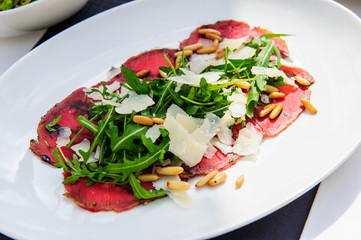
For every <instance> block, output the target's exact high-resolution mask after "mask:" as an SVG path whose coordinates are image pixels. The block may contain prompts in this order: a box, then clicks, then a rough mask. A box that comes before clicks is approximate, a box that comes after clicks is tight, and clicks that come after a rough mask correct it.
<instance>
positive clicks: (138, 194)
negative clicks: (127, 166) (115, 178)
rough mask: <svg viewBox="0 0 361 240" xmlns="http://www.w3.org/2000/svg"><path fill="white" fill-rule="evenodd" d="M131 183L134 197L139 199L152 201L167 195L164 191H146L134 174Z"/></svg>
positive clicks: (130, 177)
mask: <svg viewBox="0 0 361 240" xmlns="http://www.w3.org/2000/svg"><path fill="white" fill-rule="evenodd" d="M129 183H130V186H132V189H133V193H134V197H135V198H137V199H151V198H156V197H162V196H165V195H167V192H166V191H165V190H163V189H160V190H154V189H150V190H145V189H144V188H143V187H142V185H141V184H140V181H139V180H138V179H137V178H136V177H135V176H134V175H133V174H130V175H129Z"/></svg>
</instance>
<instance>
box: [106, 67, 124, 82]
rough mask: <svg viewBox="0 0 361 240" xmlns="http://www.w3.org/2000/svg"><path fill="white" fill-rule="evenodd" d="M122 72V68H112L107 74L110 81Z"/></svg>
mask: <svg viewBox="0 0 361 240" xmlns="http://www.w3.org/2000/svg"><path fill="white" fill-rule="evenodd" d="M120 72H121V70H120V67H113V66H112V67H111V68H110V69H109V71H108V73H107V76H108V79H109V80H110V79H112V78H113V77H115V76H117V75H118V74H119V73H120Z"/></svg>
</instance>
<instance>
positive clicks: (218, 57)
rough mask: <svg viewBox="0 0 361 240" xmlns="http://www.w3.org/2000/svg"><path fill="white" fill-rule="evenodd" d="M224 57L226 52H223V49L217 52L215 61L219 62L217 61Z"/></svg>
mask: <svg viewBox="0 0 361 240" xmlns="http://www.w3.org/2000/svg"><path fill="white" fill-rule="evenodd" d="M216 52H217V51H216ZM224 55H226V51H224V49H223V51H219V52H218V53H217V56H216V60H219V59H221V58H223V57H224Z"/></svg>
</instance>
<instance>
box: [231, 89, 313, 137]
mask: <svg viewBox="0 0 361 240" xmlns="http://www.w3.org/2000/svg"><path fill="white" fill-rule="evenodd" d="M279 89H280V91H281V92H283V93H285V94H286V96H285V97H284V98H280V99H275V100H274V101H273V102H274V103H280V102H281V103H282V104H283V109H282V112H281V114H280V115H279V116H278V117H277V118H276V119H273V120H271V119H269V118H268V116H265V117H259V116H258V113H259V112H260V111H261V110H262V108H263V106H258V107H257V108H256V109H255V111H254V117H253V118H252V119H251V120H249V122H251V123H252V124H253V125H254V126H255V127H256V128H257V130H258V131H260V132H262V133H263V137H264V138H267V137H275V136H277V135H278V134H280V133H281V132H282V131H284V130H285V129H286V128H287V127H289V126H290V125H291V124H292V123H293V122H294V121H296V119H297V118H298V116H299V115H300V114H301V113H302V112H303V111H304V109H305V108H304V106H303V105H302V103H301V101H300V100H301V98H305V99H310V95H311V91H310V90H309V89H308V87H305V86H299V88H297V87H295V86H292V85H286V86H282V87H279ZM241 128H242V127H241V124H238V125H236V126H234V127H233V133H234V135H236V136H237V134H238V132H239V130H241Z"/></svg>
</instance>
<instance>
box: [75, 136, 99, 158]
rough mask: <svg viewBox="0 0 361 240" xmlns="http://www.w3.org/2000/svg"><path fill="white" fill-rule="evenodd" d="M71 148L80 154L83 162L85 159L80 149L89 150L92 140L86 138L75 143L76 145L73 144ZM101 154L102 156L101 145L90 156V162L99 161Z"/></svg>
mask: <svg viewBox="0 0 361 240" xmlns="http://www.w3.org/2000/svg"><path fill="white" fill-rule="evenodd" d="M70 148H71V149H72V150H73V151H74V152H75V153H76V155H78V156H79V162H82V161H83V158H82V156H81V155H80V152H79V151H80V150H82V151H84V152H87V151H89V149H90V141H89V140H88V139H86V138H85V139H84V140H83V141H81V142H80V143H78V144H75V145H73V146H71V147H70ZM99 156H100V147H99V146H97V148H96V151H95V153H94V152H93V153H92V154H91V155H90V157H89V159H88V161H87V162H88V163H90V162H97V161H99Z"/></svg>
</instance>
